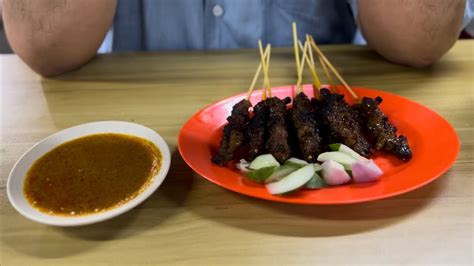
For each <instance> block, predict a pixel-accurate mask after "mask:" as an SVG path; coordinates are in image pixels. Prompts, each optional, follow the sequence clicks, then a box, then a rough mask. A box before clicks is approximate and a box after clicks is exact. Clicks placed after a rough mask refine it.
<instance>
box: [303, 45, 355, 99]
mask: <svg viewBox="0 0 474 266" xmlns="http://www.w3.org/2000/svg"><path fill="white" fill-rule="evenodd" d="M310 44H311V47H313V49H314V50H315V51H316V53H317V54H318V55H319V56H320V57H321V58H322V59H323V61H324V62H325V63H326V64H327V66H328V67H329V69H331V71H332V72H333V74H334V75H335V76H336V78H337V79H338V80H339V81H340V82H341V83H342V84H343V85H344V87H345V88H346V89H347V90H348V91H349V93H350V94H351V95H352V97H354V99H355V100H356V101H358V100H359V97H358V96H357V94H356V93H355V92H354V91H353V90H352V89H351V87H350V86H349V85H348V84H347V82H346V81H345V80H344V79H343V78H342V76H341V75H340V74H339V72H337V70H336V69H335V68H334V66H333V65H332V64H331V62H329V60H328V59H327V58H326V56H324V54H323V53H322V52H321V50H319V48H318V46H317V45H316V42H315V41H314V39H313V37H311V36H310Z"/></svg>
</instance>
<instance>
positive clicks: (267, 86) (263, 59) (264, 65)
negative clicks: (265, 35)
mask: <svg viewBox="0 0 474 266" xmlns="http://www.w3.org/2000/svg"><path fill="white" fill-rule="evenodd" d="M258 48H259V50H260V61H261V64H262V68H263V79H264V84H265V85H264V88H263V91H262V100H266V99H267V90H268V91H270V79H269V78H268V65H267V62H270V61H268V60H269V59H268V58H267V59H266V57H265V55H264V53H263V47H262V41H261V40H258ZM265 50H268V55H267V57H269V56H270V51H271V46H270V44H267V47H266V48H265Z"/></svg>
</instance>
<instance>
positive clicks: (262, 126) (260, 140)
mask: <svg viewBox="0 0 474 266" xmlns="http://www.w3.org/2000/svg"><path fill="white" fill-rule="evenodd" d="M267 121H268V107H267V104H266V102H265V101H261V102H259V103H257V104H256V105H255V106H254V107H253V117H252V119H251V120H250V124H249V130H248V135H249V139H250V142H249V145H250V149H249V156H248V159H249V160H250V161H252V160H253V159H255V157H257V156H258V155H260V154H263V153H265V142H266V137H267Z"/></svg>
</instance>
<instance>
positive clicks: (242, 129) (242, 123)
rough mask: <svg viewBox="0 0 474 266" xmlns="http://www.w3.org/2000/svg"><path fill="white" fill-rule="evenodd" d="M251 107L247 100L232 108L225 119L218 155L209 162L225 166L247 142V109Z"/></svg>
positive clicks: (248, 118) (248, 119) (248, 120)
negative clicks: (225, 123)
mask: <svg viewBox="0 0 474 266" xmlns="http://www.w3.org/2000/svg"><path fill="white" fill-rule="evenodd" d="M251 106H252V104H251V103H250V101H249V100H247V99H243V100H241V101H240V102H238V103H237V104H235V105H234V106H233V107H232V112H231V115H230V116H229V117H227V121H228V123H227V125H225V127H224V136H223V137H222V139H221V143H220V146H219V150H218V153H217V154H216V155H215V156H213V157H212V159H211V161H212V162H213V163H215V164H218V165H220V166H224V165H227V164H228V163H229V162H230V161H231V160H232V159H234V156H235V153H236V152H237V151H238V150H239V149H241V148H242V147H243V146H244V145H245V144H246V143H247V141H248V138H247V133H246V130H247V127H248V125H249V122H250V114H249V108H250V107H251Z"/></svg>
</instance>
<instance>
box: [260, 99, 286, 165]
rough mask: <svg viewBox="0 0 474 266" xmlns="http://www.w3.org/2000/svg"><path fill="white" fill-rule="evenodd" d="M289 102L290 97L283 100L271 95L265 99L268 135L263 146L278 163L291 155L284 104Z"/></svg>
mask: <svg viewBox="0 0 474 266" xmlns="http://www.w3.org/2000/svg"><path fill="white" fill-rule="evenodd" d="M290 102H291V98H290V97H286V98H285V99H283V100H282V99H279V98H278V97H271V98H268V99H267V100H266V104H267V107H268V112H269V115H268V122H267V127H268V135H269V137H268V140H267V143H266V146H265V147H266V149H267V150H268V152H269V153H271V154H272V155H273V157H275V159H277V160H278V161H279V162H280V163H283V162H284V161H286V160H287V159H288V158H290V155H291V148H290V145H289V142H288V126H287V121H286V105H287V104H289V103H290Z"/></svg>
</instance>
